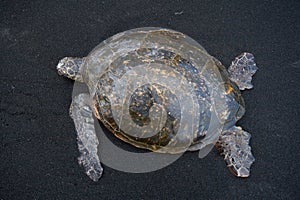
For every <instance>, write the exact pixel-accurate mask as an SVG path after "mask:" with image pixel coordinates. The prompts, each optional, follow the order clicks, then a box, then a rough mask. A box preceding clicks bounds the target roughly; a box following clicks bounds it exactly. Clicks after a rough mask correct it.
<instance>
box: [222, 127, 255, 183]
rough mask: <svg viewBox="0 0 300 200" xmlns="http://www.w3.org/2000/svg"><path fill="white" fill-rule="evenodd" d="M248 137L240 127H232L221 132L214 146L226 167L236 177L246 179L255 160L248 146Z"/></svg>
mask: <svg viewBox="0 0 300 200" xmlns="http://www.w3.org/2000/svg"><path fill="white" fill-rule="evenodd" d="M250 137H251V135H250V134H249V133H248V132H246V131H243V130H242V128H241V127H237V126H234V127H232V128H230V129H228V130H226V131H223V132H222V133H221V135H220V138H219V140H218V142H217V144H216V145H217V147H218V148H219V150H220V151H221V154H222V155H223V156H224V160H225V161H226V164H227V166H228V167H229V169H230V170H231V171H232V172H233V173H234V174H235V175H236V176H238V177H248V176H249V175H250V166H251V164H252V163H253V162H254V160H255V159H254V157H253V155H252V153H251V147H250V146H249V140H250Z"/></svg>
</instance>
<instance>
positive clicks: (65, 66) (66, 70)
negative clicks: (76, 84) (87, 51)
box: [56, 57, 84, 81]
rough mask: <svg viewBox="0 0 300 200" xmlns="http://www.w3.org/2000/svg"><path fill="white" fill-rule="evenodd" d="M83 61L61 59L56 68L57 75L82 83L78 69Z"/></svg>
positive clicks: (82, 59) (79, 59)
mask: <svg viewBox="0 0 300 200" xmlns="http://www.w3.org/2000/svg"><path fill="white" fill-rule="evenodd" d="M83 61H84V58H73V57H65V58H63V59H61V60H60V61H59V62H58V64H57V66H56V69H57V71H58V74H59V75H62V76H65V77H67V78H70V79H72V80H76V81H82V77H81V74H80V67H81V65H82V63H83Z"/></svg>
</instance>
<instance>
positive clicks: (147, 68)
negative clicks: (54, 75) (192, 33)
mask: <svg viewBox="0 0 300 200" xmlns="http://www.w3.org/2000/svg"><path fill="white" fill-rule="evenodd" d="M80 73H81V74H82V77H83V81H84V82H85V83H86V84H87V85H88V88H89V92H90V95H91V97H92V98H93V104H94V108H93V109H94V113H95V115H96V117H97V118H98V119H100V120H101V121H102V123H103V124H104V125H105V126H106V127H107V128H108V129H109V130H110V131H111V132H112V133H114V134H115V135H116V136H117V137H118V138H120V139H122V140H124V141H125V142H128V143H130V144H132V145H134V146H137V147H140V148H145V149H149V150H153V151H157V152H164V153H180V152H184V151H186V150H187V148H188V149H189V150H197V149H201V148H203V147H204V146H206V145H208V144H212V143H215V142H216V141H217V139H218V138H219V136H220V133H221V131H222V130H224V129H226V128H228V127H230V126H232V125H234V124H235V122H236V121H237V120H238V119H239V118H241V117H242V115H243V114H244V101H243V99H242V97H241V95H240V91H239V89H238V87H237V86H236V84H235V83H233V82H231V81H230V80H229V76H228V73H227V71H226V70H225V68H224V67H223V65H222V64H221V63H220V62H219V61H218V60H216V59H215V58H214V57H212V56H210V55H209V54H208V53H207V52H206V50H205V49H204V48H203V47H202V46H201V45H199V44H198V43H197V42H196V41H194V40H193V39H191V38H190V37H188V36H186V35H184V34H182V33H179V32H177V31H173V30H169V29H161V28H141V29H133V30H129V31H125V32H122V33H119V34H117V35H115V36H113V37H111V38H109V39H107V40H105V41H103V42H102V43H101V44H99V45H98V46H97V47H95V48H94V50H93V51H92V52H91V53H90V54H89V55H88V56H87V57H86V58H85V60H84V63H83V66H82V68H81V71H80Z"/></svg>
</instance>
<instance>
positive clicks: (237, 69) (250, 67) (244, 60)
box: [228, 53, 257, 90]
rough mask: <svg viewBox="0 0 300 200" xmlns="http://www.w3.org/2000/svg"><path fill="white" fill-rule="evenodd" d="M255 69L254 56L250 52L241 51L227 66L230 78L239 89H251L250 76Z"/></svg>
mask: <svg viewBox="0 0 300 200" xmlns="http://www.w3.org/2000/svg"><path fill="white" fill-rule="evenodd" d="M256 70H257V67H256V64H255V62H254V56H253V55H252V54H251V53H242V54H241V55H239V56H238V57H236V58H235V60H234V61H232V63H231V65H230V67H229V68H228V73H229V75H230V79H231V80H232V81H233V82H235V83H236V84H237V85H238V87H239V89H240V90H245V89H251V88H252V87H253V85H252V84H251V80H252V76H253V75H254V74H255V72H256Z"/></svg>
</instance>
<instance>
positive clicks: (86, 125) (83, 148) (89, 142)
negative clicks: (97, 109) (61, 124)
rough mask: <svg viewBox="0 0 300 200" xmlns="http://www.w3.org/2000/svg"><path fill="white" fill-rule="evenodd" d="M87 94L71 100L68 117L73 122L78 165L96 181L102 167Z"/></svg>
mask: <svg viewBox="0 0 300 200" xmlns="http://www.w3.org/2000/svg"><path fill="white" fill-rule="evenodd" d="M90 105H91V104H90V97H89V95H88V94H83V93H82V94H79V95H77V96H75V97H74V98H73V101H72V104H71V107H70V115H71V117H72V118H73V120H74V123H75V128H76V131H77V141H78V149H79V151H80V154H81V155H80V157H79V158H78V161H79V164H80V165H82V166H83V167H84V169H85V172H86V174H87V175H88V176H89V177H90V178H91V179H92V180H93V181H98V179H99V178H100V177H101V175H102V171H103V169H102V167H101V164H100V160H99V157H98V155H97V146H98V144H99V142H98V138H97V135H96V132H95V127H94V118H93V111H92V108H91V106H90Z"/></svg>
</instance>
